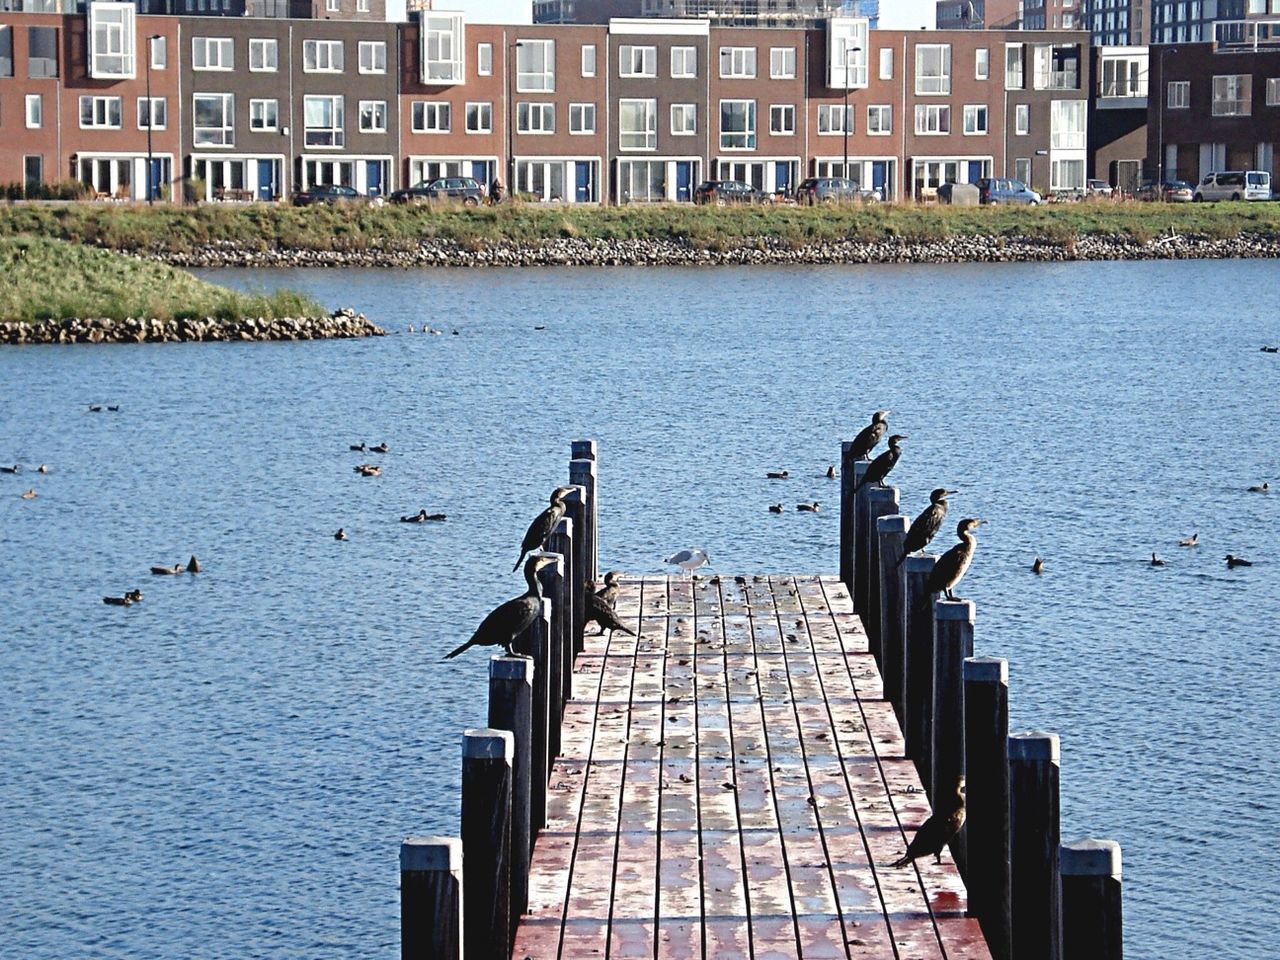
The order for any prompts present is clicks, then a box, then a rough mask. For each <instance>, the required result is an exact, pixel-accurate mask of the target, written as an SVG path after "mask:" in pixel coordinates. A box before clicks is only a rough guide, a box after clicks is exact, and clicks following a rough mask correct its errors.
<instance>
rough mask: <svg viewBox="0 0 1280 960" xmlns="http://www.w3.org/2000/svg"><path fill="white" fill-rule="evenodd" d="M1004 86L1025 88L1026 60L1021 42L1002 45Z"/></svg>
mask: <svg viewBox="0 0 1280 960" xmlns="http://www.w3.org/2000/svg"><path fill="white" fill-rule="evenodd" d="M1004 88H1005V89H1006V90H1025V89H1027V62H1026V57H1025V49H1024V45H1023V44H1021V43H1006V44H1005V45H1004Z"/></svg>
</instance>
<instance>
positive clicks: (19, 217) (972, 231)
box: [0, 202, 1280, 254]
mask: <svg viewBox="0 0 1280 960" xmlns="http://www.w3.org/2000/svg"><path fill="white" fill-rule="evenodd" d="M1170 232H1175V233H1190V234H1201V235H1205V236H1209V237H1214V238H1227V237H1234V236H1237V235H1239V234H1240V233H1242V232H1247V233H1257V234H1264V235H1269V236H1276V235H1280V203H1251V204H1244V203H1221V204H1180V205H1175V204H1156V203H1111V202H1098V203H1078V204H1062V205H1049V206H1042V207H1035V208H1030V207H1021V208H1017V207H922V206H917V205H914V204H902V205H899V204H881V205H868V206H849V207H836V208H828V207H818V208H813V207H791V206H779V207H753V208H739V209H717V208H713V207H712V208H708V207H694V206H691V205H689V204H680V205H660V206H634V207H573V206H557V205H550V204H523V205H514V206H504V207H501V208H492V209H491V208H481V209H478V210H469V209H464V208H461V207H453V206H444V207H438V208H422V207H399V206H386V207H377V208H374V207H346V208H331V207H307V208H301V209H299V208H294V207H285V206H276V205H267V204H250V205H246V206H239V205H230V204H208V205H204V206H200V207H171V206H159V207H155V208H147V207H143V206H136V207H135V206H128V205H116V204H92V203H86V204H69V205H56V204H34V205H13V206H5V207H0V237H3V236H14V235H18V234H37V235H40V236H44V237H56V238H59V239H62V240H69V241H73V242H80V243H89V244H93V245H97V246H104V247H110V248H112V249H117V250H145V251H148V252H153V253H158V254H164V253H166V252H186V251H192V250H196V249H199V248H201V247H205V246H208V245H210V244H214V243H218V242H232V243H235V244H238V245H244V246H247V247H249V248H258V249H269V248H283V249H292V250H362V249H368V248H371V247H373V248H384V249H393V250H394V249H406V248H409V247H412V246H414V245H415V244H416V243H417V242H418V241H419V240H422V239H445V240H453V241H456V242H458V243H461V244H464V245H467V246H471V247H473V248H478V247H481V246H488V245H491V244H494V243H497V242H500V241H503V240H508V241H514V242H518V243H531V242H537V241H539V240H544V239H550V238H559V237H583V238H597V239H602V240H623V239H647V238H655V239H675V240H682V241H687V242H689V243H691V244H693V245H694V246H698V247H706V248H710V249H716V248H719V247H722V246H724V245H726V244H732V243H734V241H736V240H739V239H741V238H747V237H750V238H756V237H761V236H767V237H774V238H777V239H778V240H780V241H782V242H784V243H789V244H793V245H795V246H803V245H806V244H811V243H821V242H825V241H836V240H845V239H853V240H865V241H874V240H882V239H884V238H886V237H899V238H902V239H906V240H934V239H941V238H945V237H957V236H972V235H994V236H1005V237H1030V238H1035V239H1044V240H1050V241H1055V242H1067V241H1070V240H1071V239H1072V238H1077V237H1082V236H1089V235H1119V236H1130V237H1133V238H1135V239H1138V240H1149V239H1151V238H1152V237H1156V236H1159V235H1162V234H1167V233H1170Z"/></svg>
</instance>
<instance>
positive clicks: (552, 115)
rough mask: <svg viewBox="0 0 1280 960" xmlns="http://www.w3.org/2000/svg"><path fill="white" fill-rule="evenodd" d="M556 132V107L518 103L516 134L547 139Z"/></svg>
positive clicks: (522, 101) (528, 102) (547, 104)
mask: <svg viewBox="0 0 1280 960" xmlns="http://www.w3.org/2000/svg"><path fill="white" fill-rule="evenodd" d="M555 132H556V105H555V104H554V103H535V102H532V101H529V100H521V101H519V102H517V103H516V133H519V134H524V135H526V136H531V137H547V136H551V135H552V134H554V133H555Z"/></svg>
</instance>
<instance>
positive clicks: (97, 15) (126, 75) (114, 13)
mask: <svg viewBox="0 0 1280 960" xmlns="http://www.w3.org/2000/svg"><path fill="white" fill-rule="evenodd" d="M135 22H136V9H135V7H134V5H133V4H132V3H116V2H114V0H92V2H90V4H89V76H91V77H93V78H94V79H95V80H124V79H129V80H131V79H133V77H134V76H136V74H137V70H136V67H137V62H136V53H135V39H134V38H135V36H136V34H137V29H136V27H135Z"/></svg>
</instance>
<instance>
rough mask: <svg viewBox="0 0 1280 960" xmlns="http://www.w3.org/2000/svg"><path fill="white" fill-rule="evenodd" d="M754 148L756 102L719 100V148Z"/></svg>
mask: <svg viewBox="0 0 1280 960" xmlns="http://www.w3.org/2000/svg"><path fill="white" fill-rule="evenodd" d="M748 49H750V48H748ZM752 52H753V53H754V51H752ZM755 148H756V102H755V101H754V100H721V101H720V149H721V150H754V149H755Z"/></svg>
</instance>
